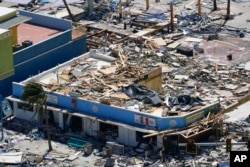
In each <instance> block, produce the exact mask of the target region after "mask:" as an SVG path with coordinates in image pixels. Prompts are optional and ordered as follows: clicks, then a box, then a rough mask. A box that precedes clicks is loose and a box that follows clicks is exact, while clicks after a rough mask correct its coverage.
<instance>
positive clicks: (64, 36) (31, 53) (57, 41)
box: [13, 30, 81, 65]
mask: <svg viewBox="0 0 250 167" xmlns="http://www.w3.org/2000/svg"><path fill="white" fill-rule="evenodd" d="M69 41H71V30H67V31H65V32H61V33H60V34H58V35H56V36H54V37H52V38H50V39H48V40H46V41H42V42H40V43H37V44H34V45H31V46H29V47H27V48H24V49H22V50H20V51H17V52H15V53H13V56H14V64H15V65H18V64H19V63H22V62H24V61H27V60H29V59H33V58H37V57H38V56H41V55H42V54H46V52H50V51H51V50H55V49H58V48H57V47H58V46H60V45H63V44H65V43H68V42H69ZM78 49H81V48H78ZM62 53H63V52H62Z"/></svg>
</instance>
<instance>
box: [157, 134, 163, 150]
mask: <svg viewBox="0 0 250 167" xmlns="http://www.w3.org/2000/svg"><path fill="white" fill-rule="evenodd" d="M156 140H157V148H161V147H162V146H163V140H162V135H157V139H156Z"/></svg>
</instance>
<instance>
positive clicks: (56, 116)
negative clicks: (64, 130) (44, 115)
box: [52, 111, 59, 125]
mask: <svg viewBox="0 0 250 167" xmlns="http://www.w3.org/2000/svg"><path fill="white" fill-rule="evenodd" d="M52 112H53V116H54V121H55V123H56V124H58V125H59V112H56V111H52Z"/></svg>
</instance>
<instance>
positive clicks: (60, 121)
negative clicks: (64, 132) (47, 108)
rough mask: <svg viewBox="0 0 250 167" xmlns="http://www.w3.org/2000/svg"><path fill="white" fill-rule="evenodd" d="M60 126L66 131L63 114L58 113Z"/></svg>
mask: <svg viewBox="0 0 250 167" xmlns="http://www.w3.org/2000/svg"><path fill="white" fill-rule="evenodd" d="M58 124H59V127H60V128H62V129H64V123H63V113H61V112H58Z"/></svg>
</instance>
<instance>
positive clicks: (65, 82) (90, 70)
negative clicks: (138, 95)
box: [44, 51, 146, 106]
mask: <svg viewBox="0 0 250 167" xmlns="http://www.w3.org/2000/svg"><path fill="white" fill-rule="evenodd" d="M98 61H100V60H93V61H82V60H76V61H74V62H73V63H72V64H71V65H70V67H69V68H67V69H64V70H62V71H61V72H58V73H57V74H56V75H57V76H56V77H55V78H56V79H55V78H53V79H51V80H50V83H49V84H44V86H45V87H47V88H49V89H52V90H53V91H57V92H60V93H63V94H70V93H72V92H74V94H77V95H78V97H82V98H84V99H87V100H97V101H99V102H101V103H104V104H108V105H116V106H124V103H125V102H126V101H128V100H131V99H130V98H129V97H128V96H127V95H126V94H125V93H123V92H121V91H120V89H121V88H122V87H123V86H128V85H130V84H132V83H134V82H135V81H136V80H137V79H138V78H139V76H142V75H143V74H144V73H146V68H143V67H140V66H139V65H137V64H130V63H127V58H126V55H123V53H122V52H121V51H120V52H119V60H117V61H114V62H112V63H109V64H103V65H101V66H100V67H98V66H99V65H97V64H98Z"/></svg>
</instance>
